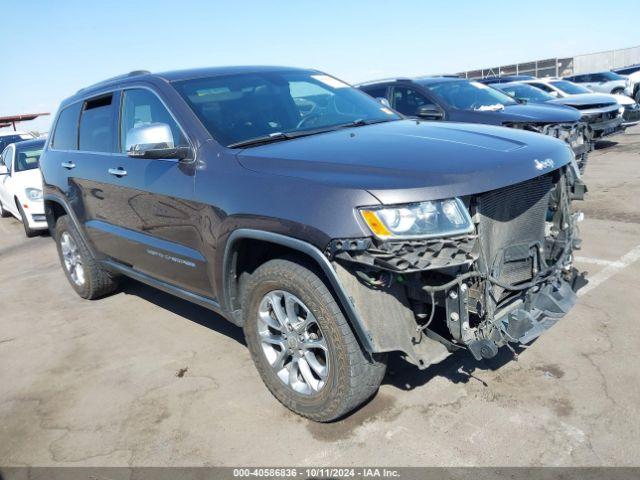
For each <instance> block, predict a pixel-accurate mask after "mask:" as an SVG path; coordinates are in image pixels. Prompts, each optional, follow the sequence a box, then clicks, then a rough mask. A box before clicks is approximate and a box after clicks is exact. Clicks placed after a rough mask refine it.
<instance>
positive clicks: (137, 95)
mask: <svg viewBox="0 0 640 480" xmlns="http://www.w3.org/2000/svg"><path fill="white" fill-rule="evenodd" d="M118 99H119V105H118V108H114V115H115V118H116V122H115V125H116V128H115V130H114V132H113V137H114V140H115V145H116V146H115V152H113V153H112V154H110V155H108V156H104V157H101V158H100V168H101V171H100V172H99V173H98V177H99V178H100V181H99V182H97V183H96V184H94V185H92V186H91V188H90V190H89V191H88V193H89V194H88V195H87V198H88V199H89V200H88V203H89V210H90V211H91V218H90V220H89V222H88V223H87V227H88V231H89V232H90V235H91V238H92V240H93V242H94V244H95V245H96V246H97V248H98V249H100V251H102V252H103V253H104V254H106V255H108V256H109V257H111V258H112V259H114V260H117V261H118V262H120V263H122V264H125V265H127V266H129V267H131V268H133V269H135V270H136V271H138V272H141V273H144V274H148V275H150V276H152V277H154V278H156V279H160V280H163V281H165V282H167V283H170V284H172V285H175V286H179V287H181V288H186V289H188V290H192V291H195V292H197V293H200V294H204V295H210V293H211V285H210V282H209V277H208V274H207V269H206V265H205V260H204V257H203V256H202V255H201V253H200V251H201V235H200V230H199V226H200V213H201V209H200V206H199V205H197V204H194V203H193V202H192V201H190V199H191V198H192V197H193V190H194V175H195V167H194V165H193V162H192V164H184V163H182V162H179V161H177V160H175V159H144V158H133V157H129V156H127V154H126V145H127V134H128V132H129V131H130V130H131V129H132V128H134V127H141V126H144V125H147V124H151V123H163V124H166V125H168V126H169V127H170V129H171V132H172V134H173V138H174V144H175V145H176V146H190V144H189V140H188V138H187V136H186V135H185V133H184V131H183V129H181V128H180V126H179V125H178V122H177V121H176V120H175V118H174V117H173V116H172V114H171V113H170V111H169V109H168V108H167V107H166V105H165V104H164V103H163V101H162V100H161V98H160V97H159V95H158V94H157V93H156V92H155V91H153V90H150V89H149V88H146V87H144V88H143V87H139V88H130V89H125V90H123V91H122V92H121V93H120V95H119V97H118ZM82 132H83V122H82V120H81V122H80V137H81V138H82Z"/></svg>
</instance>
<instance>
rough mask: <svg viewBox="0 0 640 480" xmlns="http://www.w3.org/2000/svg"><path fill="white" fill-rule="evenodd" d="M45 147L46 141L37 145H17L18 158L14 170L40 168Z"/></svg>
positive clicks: (21, 170) (22, 170)
mask: <svg viewBox="0 0 640 480" xmlns="http://www.w3.org/2000/svg"><path fill="white" fill-rule="evenodd" d="M43 147H44V142H42V143H40V144H35V145H33V144H32V145H29V146H25V147H20V146H19V145H16V157H15V158H16V160H15V165H14V171H16V172H24V171H25V170H35V169H36V168H38V164H39V161H40V154H41V153H42V149H43Z"/></svg>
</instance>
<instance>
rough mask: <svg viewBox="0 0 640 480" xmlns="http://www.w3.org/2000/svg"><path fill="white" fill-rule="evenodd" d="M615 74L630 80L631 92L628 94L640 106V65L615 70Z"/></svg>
mask: <svg viewBox="0 0 640 480" xmlns="http://www.w3.org/2000/svg"><path fill="white" fill-rule="evenodd" d="M613 72H615V73H617V74H619V75H625V76H626V77H627V78H628V79H629V91H628V92H627V94H628V95H629V96H630V97H632V98H633V99H634V100H635V101H636V103H639V104H640V64H637V65H630V66H628V67H623V68H614V69H613Z"/></svg>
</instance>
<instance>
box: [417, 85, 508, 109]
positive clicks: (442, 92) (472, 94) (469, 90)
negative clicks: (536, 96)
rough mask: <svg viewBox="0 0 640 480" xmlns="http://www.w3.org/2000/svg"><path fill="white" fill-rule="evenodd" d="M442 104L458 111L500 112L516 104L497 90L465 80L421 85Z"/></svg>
mask: <svg viewBox="0 0 640 480" xmlns="http://www.w3.org/2000/svg"><path fill="white" fill-rule="evenodd" d="M423 86H424V87H425V88H427V89H429V90H430V91H431V92H433V93H434V94H435V95H437V96H438V97H440V99H442V101H443V102H445V103H446V104H448V105H449V106H451V107H453V108H457V109H460V110H502V109H503V108H504V106H505V105H516V104H517V102H516V101H515V100H513V99H512V98H510V97H509V96H508V95H505V94H504V93H502V92H499V91H498V90H495V89H493V88H491V87H488V86H487V85H484V84H482V83H479V82H469V81H466V80H460V81H446V82H438V83H423Z"/></svg>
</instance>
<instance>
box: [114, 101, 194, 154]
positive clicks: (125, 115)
mask: <svg viewBox="0 0 640 480" xmlns="http://www.w3.org/2000/svg"><path fill="white" fill-rule="evenodd" d="M151 123H164V124H166V125H169V128H171V133H172V134H173V143H174V145H175V146H176V147H186V146H188V143H187V140H186V139H185V137H184V135H183V134H182V131H181V130H180V128H179V127H178V124H177V123H176V122H175V120H174V119H173V117H172V116H171V114H170V113H169V112H168V111H167V109H166V108H165V106H164V105H163V104H162V102H161V101H160V99H159V98H158V97H157V96H156V95H155V94H154V93H153V92H150V91H149V90H144V89H132V90H126V91H125V92H124V100H123V102H122V114H121V119H120V151H121V152H125V151H126V145H127V133H128V132H129V131H130V130H131V129H132V128H136V127H143V126H145V125H149V124H151Z"/></svg>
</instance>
